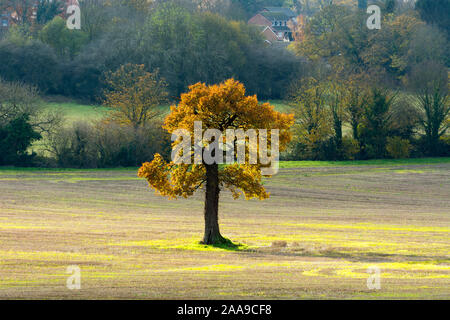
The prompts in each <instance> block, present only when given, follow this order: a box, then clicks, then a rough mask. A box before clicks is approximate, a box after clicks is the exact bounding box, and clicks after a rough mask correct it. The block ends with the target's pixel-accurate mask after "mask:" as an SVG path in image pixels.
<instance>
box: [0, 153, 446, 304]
mask: <svg viewBox="0 0 450 320" xmlns="http://www.w3.org/2000/svg"><path fill="white" fill-rule="evenodd" d="M266 185H267V188H268V189H269V190H270V191H271V197H270V199H268V200H265V201H258V200H250V201H246V200H244V199H240V200H232V197H231V195H230V194H228V193H223V194H222V198H221V203H220V222H221V228H222V233H223V234H224V235H225V236H226V237H228V238H230V239H232V240H233V241H235V242H237V243H241V244H242V245H241V246H240V247H239V248H238V249H235V250H226V249H221V248H214V247H205V246H202V245H200V244H199V243H198V240H200V239H201V236H202V230H203V217H202V209H203V203H202V200H203V192H202V191H200V192H199V193H198V194H196V195H195V196H194V197H193V198H191V199H187V200H186V199H179V200H167V199H165V198H162V197H159V196H157V195H156V194H155V193H154V191H152V190H150V189H148V188H147V186H146V182H145V181H143V180H141V179H138V178H137V177H136V169H116V170H56V169H55V170H49V169H15V168H0V298H3V299H5V298H6V299H8V298H11V299H13V298H32V299H37V298H45V299H59V298H63V299H80V298H88V299H100V298H105V299H115V298H126V299H163V298H172V299H181V298H191V299H231V298H233V299H254V298H255V299H256V298H258V299H269V298H271V299H309V298H312V299H324V298H331V299H339V298H343V299H392V298H393V299H397V298H405V299H449V298H450V257H449V254H450V238H449V233H450V210H449V208H450V159H449V158H446V159H439V160H430V159H420V160H409V161H374V162H372V163H370V162H366V163H364V164H362V163H361V162H344V163H333V162H297V163H294V162H289V163H282V169H281V170H280V172H279V174H277V175H276V176H274V177H273V178H272V179H269V180H267V181H266ZM69 265H77V266H79V267H80V269H81V289H80V290H69V289H67V287H66V280H67V277H68V276H69V275H68V274H66V269H67V267H68V266H69ZM371 266H375V267H379V268H380V270H381V288H380V289H379V290H376V289H375V290H371V289H369V288H368V287H367V284H366V281H367V278H368V276H369V274H368V273H367V268H368V267H371Z"/></svg>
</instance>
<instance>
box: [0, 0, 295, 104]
mask: <svg viewBox="0 0 450 320" xmlns="http://www.w3.org/2000/svg"><path fill="white" fill-rule="evenodd" d="M57 2H58V1H53V2H49V1H43V2H41V6H40V7H39V8H38V13H37V17H38V18H37V20H36V23H35V24H33V25H30V24H27V20H26V19H25V20H24V22H23V23H21V24H19V25H18V26H15V27H12V28H10V30H9V32H8V33H7V34H6V35H4V37H3V40H2V41H0V60H1V61H2V64H1V65H0V77H2V78H4V79H5V80H9V81H23V82H26V83H28V84H31V85H34V86H37V87H38V88H39V89H40V90H41V91H42V92H43V93H49V94H62V95H66V96H73V97H76V98H82V99H85V100H86V99H88V100H91V101H94V100H96V101H98V100H101V98H102V92H103V89H104V88H105V87H107V84H106V82H105V79H104V78H103V75H104V74H105V73H107V72H111V71H115V70H116V69H117V68H119V67H120V66H121V65H125V64H127V63H133V64H143V65H145V68H146V71H149V72H154V71H155V70H159V72H160V75H161V76H162V77H164V78H165V80H166V82H167V85H168V92H169V95H170V97H172V98H174V97H177V96H179V94H180V93H181V92H184V91H185V90H186V89H187V87H188V85H190V84H192V83H195V82H198V81H203V82H206V83H217V82H220V81H222V80H224V79H227V78H230V77H235V78H237V79H239V80H241V81H242V82H243V83H245V84H246V87H247V89H248V90H249V92H252V93H256V94H258V95H259V96H261V97H263V98H280V97H282V95H283V93H284V89H285V88H286V87H287V86H288V84H289V82H290V81H292V80H293V79H294V78H296V77H298V76H299V75H300V74H301V72H302V63H301V61H300V59H299V58H298V57H295V55H294V54H292V53H290V52H287V51H286V50H283V49H281V48H274V47H267V46H266V45H265V44H264V41H263V40H262V38H261V36H260V33H259V31H258V30H257V29H255V28H254V27H251V26H248V25H247V24H246V22H245V21H233V20H229V19H227V18H226V17H224V16H223V15H220V14H218V13H212V12H210V11H208V10H207V9H202V8H203V7H202V6H199V5H198V4H197V2H196V1H176V0H171V1H157V2H155V3H154V5H152V6H148V5H146V3H147V1H121V0H112V1H100V0H84V1H80V7H81V8H80V9H81V14H82V17H81V30H69V29H67V27H66V22H65V20H64V19H63V18H62V17H61V16H60V15H57V14H58V9H57V8H58V5H57V4H55V3H57ZM144 3H145V4H144ZM212 11H214V10H212ZM42 70H46V72H45V73H43V72H42Z"/></svg>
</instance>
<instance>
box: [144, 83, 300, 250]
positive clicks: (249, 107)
mask: <svg viewBox="0 0 450 320" xmlns="http://www.w3.org/2000/svg"><path fill="white" fill-rule="evenodd" d="M195 121H201V122H202V130H203V131H205V130H206V129H218V130H220V131H221V132H222V133H223V136H225V131H226V130H227V129H234V130H239V129H242V130H244V131H245V132H247V130H249V129H254V130H255V131H256V132H258V129H259V130H261V129H268V131H269V130H270V129H278V130H279V150H281V151H282V150H284V149H285V148H286V145H287V144H288V142H289V141H290V140H291V132H290V127H291V126H292V125H293V124H294V116H293V115H292V114H283V113H280V112H277V111H275V110H274V108H273V106H271V105H270V104H269V103H259V102H258V99H257V98H256V96H246V95H245V88H244V86H243V85H242V84H241V83H239V82H238V81H236V80H234V79H229V80H227V81H225V82H223V83H221V84H219V85H211V86H207V85H205V84H203V83H197V84H194V85H192V86H190V87H189V92H188V93H184V94H182V95H181V100H180V102H179V104H178V105H177V106H172V107H171V113H170V114H169V115H168V116H167V117H166V119H165V122H164V125H163V128H164V129H166V130H167V131H168V132H169V133H173V132H174V131H175V130H178V129H185V130H188V132H189V133H190V134H191V137H192V136H193V133H194V122H195ZM202 136H203V135H202ZM223 136H222V139H224V137H223ZM219 141H220V140H219ZM224 141H225V139H224ZM268 141H269V142H270V137H269V139H268ZM178 142H179V140H177V141H175V142H174V143H173V146H175V145H176V144H177V143H178ZM233 143H234V144H236V141H234V142H233ZM198 147H199V146H197V148H198ZM200 148H202V149H201V151H202V154H203V152H204V151H205V150H206V149H207V147H206V146H205V141H203V144H201V145H200ZM234 150H235V149H234ZM222 151H223V150H222ZM248 151H249V148H248V143H246V153H248ZM193 154H194V146H192V144H191V157H193ZM191 163H192V164H185V163H182V164H178V162H177V163H174V161H171V162H169V163H167V162H166V161H165V160H164V159H163V158H162V157H161V155H159V154H155V157H154V159H153V161H152V162H146V163H144V164H143V165H142V167H141V168H140V169H139V173H138V176H139V177H143V178H146V179H147V180H148V183H149V185H150V187H152V188H154V189H155V190H156V191H157V192H159V193H160V194H161V195H163V196H168V197H170V198H176V197H180V196H181V197H184V198H187V197H188V196H191V195H192V194H193V193H194V192H195V191H196V190H197V189H199V188H202V187H203V186H204V185H206V192H205V207H204V218H205V234H204V237H203V241H202V243H204V244H227V243H230V241H229V240H228V239H226V238H224V237H222V235H221V234H220V231H219V221H218V208H219V193H220V191H221V190H222V189H224V188H226V189H229V190H230V191H231V193H232V194H233V197H234V198H235V199H236V198H238V197H239V196H240V195H241V194H244V196H245V198H246V199H251V198H259V199H260V200H263V199H266V198H268V197H269V193H268V192H266V190H265V188H264V186H263V185H262V182H261V178H262V174H261V168H262V167H263V165H262V164H261V161H260V160H259V159H258V161H257V162H256V163H255V164H253V163H251V161H249V157H248V155H246V157H245V162H243V163H237V162H233V163H231V164H223V165H219V164H217V163H213V164H207V163H205V161H204V160H202V162H201V163H195V162H191Z"/></svg>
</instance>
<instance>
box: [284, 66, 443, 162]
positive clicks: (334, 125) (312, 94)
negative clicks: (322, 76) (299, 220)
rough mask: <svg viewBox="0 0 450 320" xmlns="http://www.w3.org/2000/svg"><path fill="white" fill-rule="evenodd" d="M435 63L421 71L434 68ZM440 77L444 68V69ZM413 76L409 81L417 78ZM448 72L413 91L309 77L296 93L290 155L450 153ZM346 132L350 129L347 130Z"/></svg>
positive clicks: (328, 157)
mask: <svg viewBox="0 0 450 320" xmlns="http://www.w3.org/2000/svg"><path fill="white" fill-rule="evenodd" d="M432 68H433V66H432V65H426V66H423V67H422V68H421V71H422V73H419V72H418V71H417V74H415V76H416V77H419V78H420V79H421V81H422V80H423V76H424V75H423V73H424V72H427V73H428V72H430V69H432ZM441 75H442V72H441ZM413 80H414V79H411V80H410V82H413ZM449 100H450V99H449V96H448V85H447V75H446V74H443V75H442V77H441V78H440V79H438V80H435V81H431V82H427V83H422V82H421V87H420V88H417V90H416V91H414V92H413V93H402V92H398V91H397V92H392V91H390V90H386V89H383V88H381V87H368V86H367V85H365V84H364V83H360V82H358V81H357V80H350V81H345V82H344V81H339V80H336V79H333V80H328V81H321V82H319V81H317V80H315V79H305V80H303V81H302V83H301V87H300V90H299V91H297V93H296V94H295V95H294V97H293V101H294V103H293V106H294V110H295V111H296V126H295V132H296V138H295V139H294V141H295V142H296V143H295V144H294V145H293V146H292V149H291V152H290V154H288V155H287V157H288V158H289V159H313V160H345V159H349V160H352V159H369V158H385V157H392V158H407V157H409V156H410V154H412V155H414V156H448V155H450V143H449V142H450V141H449V139H448V135H446V132H447V129H448V127H449V112H450V101H449ZM344 132H346V133H344Z"/></svg>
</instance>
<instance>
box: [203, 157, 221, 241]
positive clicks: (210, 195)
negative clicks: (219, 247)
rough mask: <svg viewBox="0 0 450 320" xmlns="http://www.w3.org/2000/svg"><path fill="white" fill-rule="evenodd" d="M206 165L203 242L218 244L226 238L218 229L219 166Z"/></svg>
mask: <svg viewBox="0 0 450 320" xmlns="http://www.w3.org/2000/svg"><path fill="white" fill-rule="evenodd" d="M205 166H206V192H205V211H204V213H205V235H204V237H203V243H204V244H220V243H224V242H225V241H226V239H225V238H224V237H222V236H221V234H220V231H219V215H218V213H219V193H220V189H219V167H218V165H217V164H216V163H215V164H211V165H205Z"/></svg>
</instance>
